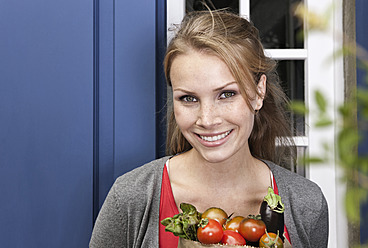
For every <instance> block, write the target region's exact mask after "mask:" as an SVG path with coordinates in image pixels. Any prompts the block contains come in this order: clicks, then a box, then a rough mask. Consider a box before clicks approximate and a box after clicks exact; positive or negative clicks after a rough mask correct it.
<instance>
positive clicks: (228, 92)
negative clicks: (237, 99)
mask: <svg viewBox="0 0 368 248" xmlns="http://www.w3.org/2000/svg"><path fill="white" fill-rule="evenodd" d="M232 96H235V92H233V91H226V92H223V93H222V94H221V95H220V99H226V98H230V97H232Z"/></svg>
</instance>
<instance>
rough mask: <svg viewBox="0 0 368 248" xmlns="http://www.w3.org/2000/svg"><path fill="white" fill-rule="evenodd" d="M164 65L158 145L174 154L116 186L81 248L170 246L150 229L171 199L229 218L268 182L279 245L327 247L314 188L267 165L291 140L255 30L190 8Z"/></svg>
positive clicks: (324, 216) (324, 214) (255, 207)
mask: <svg viewBox="0 0 368 248" xmlns="http://www.w3.org/2000/svg"><path fill="white" fill-rule="evenodd" d="M164 62H165V73H166V78H167V82H168V84H169V85H170V86H171V87H172V94H173V113H172V115H171V118H170V122H169V131H168V142H167V145H168V151H169V154H170V155H174V156H170V157H165V158H162V159H159V160H155V161H153V162H151V163H149V164H146V165H144V166H142V167H139V168H137V169H135V170H133V171H131V172H129V173H127V174H125V175H123V176H121V177H120V178H118V179H117V180H116V182H115V184H114V185H113V187H112V189H111V190H110V192H109V195H108V196H107V198H106V201H105V203H104V205H103V207H102V209H101V211H100V213H99V216H98V218H97V221H96V224H95V227H94V231H93V234H92V238H91V242H90V247H158V246H160V247H176V246H177V243H178V239H177V237H175V236H173V235H172V234H171V233H167V232H164V227H163V226H162V225H160V224H159V223H160V220H162V219H164V218H166V217H170V216H173V215H174V214H177V213H178V212H179V211H178V206H179V205H180V203H182V202H187V203H190V204H192V205H194V206H196V208H197V209H198V210H199V211H200V212H203V211H204V210H205V209H207V208H208V207H214V206H215V207H220V208H222V209H224V210H225V211H226V212H228V213H234V216H235V215H242V216H247V215H249V214H258V213H259V208H260V205H261V202H262V201H263V197H264V196H265V195H266V194H267V190H268V187H270V186H273V187H274V188H275V189H276V190H275V191H278V193H279V195H280V196H281V198H282V200H283V203H284V205H285V226H286V228H285V230H286V240H288V241H289V242H290V243H291V244H292V246H293V247H327V240H328V209H327V203H326V200H325V198H324V196H323V194H322V192H321V190H320V189H319V187H318V186H317V185H316V184H314V183H312V182H311V181H309V180H307V179H305V178H304V177H301V176H298V175H296V174H294V173H292V172H290V171H288V170H286V169H283V168H282V167H280V166H278V165H276V164H277V163H282V162H283V159H284V158H285V156H286V155H285V154H289V153H288V152H285V151H284V152H282V151H281V149H280V148H282V147H284V148H287V147H288V145H289V144H282V143H284V142H286V141H287V138H286V137H290V136H291V133H290V130H289V125H288V122H287V121H286V120H287V118H286V117H285V110H284V107H285V104H286V97H285V95H284V93H283V92H282V90H281V88H280V86H279V84H278V77H277V74H276V72H275V62H274V61H272V60H270V59H269V58H267V57H266V56H265V55H264V51H263V47H262V45H261V43H260V39H259V35H258V31H257V29H256V28H255V27H254V26H252V25H251V24H250V23H249V22H248V21H247V20H245V19H243V18H240V17H239V16H237V15H235V14H231V13H227V12H224V11H215V12H208V11H204V12H192V13H190V14H188V15H187V16H186V17H185V18H184V20H183V23H182V25H181V27H180V29H179V30H178V32H177V34H176V36H175V37H174V38H173V39H172V41H171V42H170V44H169V46H168V49H167V53H166V57H165V61H164ZM279 137H283V138H281V139H280V138H279ZM276 141H277V142H278V143H280V144H281V145H280V147H278V149H277V151H278V152H276V145H275V144H276ZM283 145H284V146H283Z"/></svg>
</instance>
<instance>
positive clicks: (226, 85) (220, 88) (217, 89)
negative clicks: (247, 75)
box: [174, 81, 236, 94]
mask: <svg viewBox="0 0 368 248" xmlns="http://www.w3.org/2000/svg"><path fill="white" fill-rule="evenodd" d="M232 84H236V81H231V82H228V83H226V84H224V85H223V86H221V87H218V88H216V89H214V90H213V92H218V91H221V90H223V89H225V88H226V87H228V86H229V85H232ZM174 91H182V92H185V93H187V94H192V93H193V92H191V91H189V90H185V89H182V88H177V89H174Z"/></svg>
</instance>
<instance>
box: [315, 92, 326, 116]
mask: <svg viewBox="0 0 368 248" xmlns="http://www.w3.org/2000/svg"><path fill="white" fill-rule="evenodd" d="M314 98H315V100H316V103H317V106H318V109H319V111H320V112H321V113H326V109H327V101H326V98H325V97H324V95H323V94H322V92H321V91H319V90H316V91H315V92H314Z"/></svg>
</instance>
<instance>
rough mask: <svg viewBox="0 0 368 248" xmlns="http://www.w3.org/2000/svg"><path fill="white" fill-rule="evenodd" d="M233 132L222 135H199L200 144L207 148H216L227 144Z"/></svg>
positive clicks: (229, 131) (222, 133)
mask: <svg viewBox="0 0 368 248" xmlns="http://www.w3.org/2000/svg"><path fill="white" fill-rule="evenodd" d="M232 131H233V129H231V130H228V131H226V132H221V133H208V134H207V133H206V134H203V133H202V134H198V133H197V138H198V140H199V142H200V143H201V144H202V145H204V146H206V147H216V146H221V145H222V144H224V143H226V141H227V140H228V139H229V136H230V135H231V133H232Z"/></svg>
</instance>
